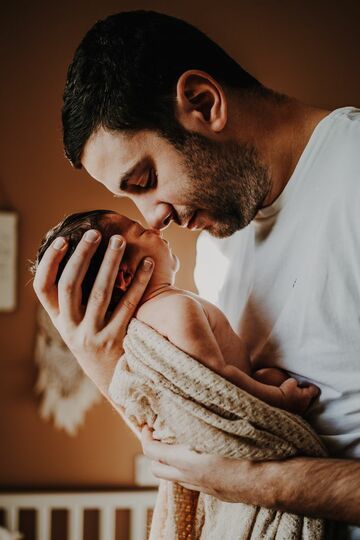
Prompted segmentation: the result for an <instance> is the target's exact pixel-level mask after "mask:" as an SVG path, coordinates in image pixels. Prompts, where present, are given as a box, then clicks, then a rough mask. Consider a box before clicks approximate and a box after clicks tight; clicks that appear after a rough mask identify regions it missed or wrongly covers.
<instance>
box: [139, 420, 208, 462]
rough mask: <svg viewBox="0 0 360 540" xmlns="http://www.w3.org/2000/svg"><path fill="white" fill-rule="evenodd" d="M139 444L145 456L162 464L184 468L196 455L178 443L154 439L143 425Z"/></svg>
mask: <svg viewBox="0 0 360 540" xmlns="http://www.w3.org/2000/svg"><path fill="white" fill-rule="evenodd" d="M141 444H142V447H143V452H144V454H145V456H146V457H148V458H149V459H151V460H152V461H158V462H160V463H162V464H164V465H169V466H173V467H179V468H182V467H184V468H186V467H187V466H188V463H189V461H192V460H193V457H194V456H195V457H196V456H197V454H196V453H195V452H192V451H191V450H189V449H188V448H187V447H186V446H183V445H180V444H166V443H163V442H160V441H156V440H154V439H153V437H152V432H151V431H150V429H149V428H148V426H144V427H143V429H142V431H141Z"/></svg>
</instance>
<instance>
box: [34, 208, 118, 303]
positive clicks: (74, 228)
mask: <svg viewBox="0 0 360 540" xmlns="http://www.w3.org/2000/svg"><path fill="white" fill-rule="evenodd" d="M115 213H116V212H114V211H113V210H90V211H88V212H78V213H76V214H70V215H69V216H66V217H65V218H64V219H63V220H62V221H61V222H60V223H58V224H57V225H55V227H53V228H52V229H50V230H49V231H48V232H47V233H46V235H45V237H44V238H43V240H42V242H41V244H40V247H39V249H38V252H37V254H36V258H35V261H34V263H32V265H31V268H30V270H31V272H32V273H33V274H35V273H36V270H37V267H38V266H39V263H40V261H41V259H42V258H43V256H44V253H45V251H46V250H47V249H48V247H49V246H50V245H51V244H52V242H53V241H54V240H55V238H57V237H58V236H62V237H64V238H66V240H67V242H68V249H67V251H66V253H65V255H64V257H63V259H62V261H61V263H60V265H59V269H58V272H57V275H56V283H58V281H59V279H60V277H61V274H62V272H63V270H64V268H65V265H66V263H67V262H68V260H69V259H70V257H71V255H72V254H73V253H74V251H75V248H76V246H77V245H78V243H79V242H80V240H81V238H82V236H83V235H84V233H85V232H86V231H88V230H90V229H98V230H99V231H100V232H101V241H100V243H99V246H98V248H97V250H96V252H95V253H94V255H93V257H92V259H91V261H90V265H89V268H88V271H87V272H86V275H85V277H84V280H83V283H82V304H84V305H86V303H87V301H88V299H89V296H90V293H91V289H92V287H93V285H94V282H95V278H96V276H97V273H98V271H99V269H100V266H101V263H102V260H103V258H104V255H105V252H106V249H107V246H108V241H109V238H110V236H111V234H113V232H112V231H111V227H110V224H109V223H107V221H106V220H105V219H104V216H105V215H108V214H115ZM123 294H124V293H123V291H122V290H120V289H119V288H117V287H115V288H114V290H113V293H112V297H111V301H110V304H109V307H108V311H112V310H113V309H114V308H115V306H116V305H117V303H118V302H119V300H120V298H121V297H122V295H123Z"/></svg>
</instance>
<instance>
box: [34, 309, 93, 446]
mask: <svg viewBox="0 0 360 540" xmlns="http://www.w3.org/2000/svg"><path fill="white" fill-rule="evenodd" d="M37 323H38V324H37V335H36V343H35V362H36V364H37V366H38V369H39V373H38V378H37V381H36V385H35V390H36V392H37V393H38V394H41V401H40V416H41V417H42V418H43V419H44V420H50V419H53V422H54V425H55V427H56V428H58V429H63V430H65V431H66V433H68V434H69V435H76V433H77V431H78V429H79V427H80V426H81V425H82V424H83V422H84V419H85V415H86V412H87V411H88V410H89V408H90V407H92V406H93V405H94V404H95V403H97V402H99V401H100V400H101V394H100V392H99V390H98V389H97V388H96V386H95V385H94V384H93V382H92V381H91V380H90V379H89V378H88V377H87V376H86V375H85V373H84V372H83V370H82V369H81V367H80V366H79V365H78V363H77V361H76V359H75V357H74V356H73V354H72V353H71V352H70V350H69V349H68V347H67V346H66V345H65V343H64V342H63V340H62V338H61V337H60V334H59V333H58V331H57V330H56V328H55V327H54V326H53V324H52V322H51V320H50V318H49V316H48V315H47V313H46V311H45V310H44V309H43V308H40V309H39V312H38V317H37Z"/></svg>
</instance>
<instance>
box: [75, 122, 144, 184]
mask: <svg viewBox="0 0 360 540" xmlns="http://www.w3.org/2000/svg"><path fill="white" fill-rule="evenodd" d="M146 146H147V145H146V137H145V134H143V133H141V132H139V133H137V134H136V135H133V134H128V133H126V132H120V131H109V130H105V129H104V128H103V127H100V128H98V129H97V130H96V131H95V132H94V133H92V135H91V136H90V137H89V139H88V141H87V142H86V144H85V146H84V150H83V153H82V156H81V163H82V165H83V167H84V168H85V169H86V170H87V172H88V173H89V174H90V175H91V176H92V177H93V178H95V180H98V181H100V182H104V181H111V180H113V179H114V178H113V177H114V174H116V175H117V176H119V177H121V176H122V175H123V174H125V173H126V172H127V171H128V170H129V169H131V168H133V167H134V166H135V165H136V164H137V163H138V162H140V161H141V160H142V159H143V156H144V154H145V153H146Z"/></svg>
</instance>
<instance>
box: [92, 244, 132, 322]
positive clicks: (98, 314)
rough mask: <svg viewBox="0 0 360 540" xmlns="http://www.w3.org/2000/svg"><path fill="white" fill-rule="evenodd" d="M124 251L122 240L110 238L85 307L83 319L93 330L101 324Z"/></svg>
mask: <svg viewBox="0 0 360 540" xmlns="http://www.w3.org/2000/svg"><path fill="white" fill-rule="evenodd" d="M124 250H125V241H124V239H123V238H122V237H121V236H120V235H118V234H116V235H114V236H112V237H111V238H110V241H109V246H108V248H107V250H106V253H105V256H104V259H103V261H102V264H101V267H100V270H99V272H98V275H97V277H96V280H95V283H94V285H93V288H92V291H91V294H90V297H89V301H88V303H87V307H86V315H85V317H86V319H87V320H88V321H89V323H90V324H91V325H92V326H93V327H94V328H95V329H98V328H99V327H100V326H101V325H102V324H103V321H104V317H105V313H106V311H107V309H108V307H109V303H110V299H111V295H112V291H113V288H114V283H115V280H116V277H117V275H118V272H119V266H120V262H121V259H122V257H123V255H124Z"/></svg>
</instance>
